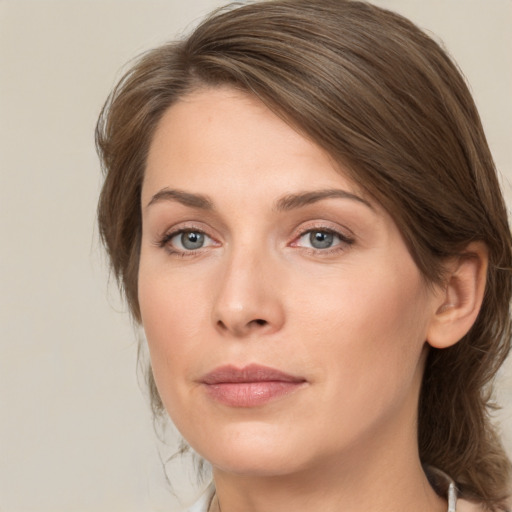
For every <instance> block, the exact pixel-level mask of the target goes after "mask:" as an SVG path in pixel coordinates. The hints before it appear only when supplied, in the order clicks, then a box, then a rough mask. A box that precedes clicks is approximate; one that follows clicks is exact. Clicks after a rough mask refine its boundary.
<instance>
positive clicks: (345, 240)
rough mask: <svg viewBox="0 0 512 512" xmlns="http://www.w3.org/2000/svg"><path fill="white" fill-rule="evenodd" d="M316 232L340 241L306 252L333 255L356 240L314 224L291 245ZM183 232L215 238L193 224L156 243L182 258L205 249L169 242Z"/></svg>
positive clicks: (310, 248)
mask: <svg viewBox="0 0 512 512" xmlns="http://www.w3.org/2000/svg"><path fill="white" fill-rule="evenodd" d="M315 232H316V233H325V234H329V235H333V236H335V237H337V238H338V239H339V243H337V244H336V245H334V246H333V247H328V248H324V249H317V248H314V247H302V249H303V250H304V251H305V252H307V253H309V254H312V255H319V254H320V255H323V256H327V255H331V254H334V253H338V252H343V251H345V250H347V247H350V246H351V245H352V244H354V242H355V240H354V238H353V237H350V236H347V235H344V234H342V233H340V232H339V231H337V230H335V229H332V228H327V227H325V226H313V227H308V228H307V229H304V230H302V231H300V232H299V233H298V234H297V235H296V236H295V238H294V239H293V242H291V243H290V244H289V245H290V246H291V247H300V246H299V245H298V244H297V242H298V241H299V240H300V239H301V238H302V237H304V236H305V235H307V234H308V233H315ZM183 233H198V234H201V235H204V236H205V237H208V238H209V239H211V240H214V239H213V237H211V236H209V235H208V234H207V233H206V232H205V231H204V230H202V229H196V228H194V227H193V226H191V227H186V228H181V229H177V230H175V231H171V232H169V233H165V234H164V235H163V236H162V237H160V238H159V239H158V240H157V241H156V243H155V245H157V246H158V247H160V248H162V249H165V250H166V251H167V252H168V253H169V254H170V255H172V256H176V257H180V258H186V257H190V256H195V255H197V254H199V253H200V252H201V251H202V250H203V249H204V247H200V248H199V249H190V250H181V249H176V248H174V247H173V246H172V245H171V244H170V243H169V242H170V241H171V240H172V239H173V238H174V237H176V236H178V235H181V234H183ZM214 241H215V240H214Z"/></svg>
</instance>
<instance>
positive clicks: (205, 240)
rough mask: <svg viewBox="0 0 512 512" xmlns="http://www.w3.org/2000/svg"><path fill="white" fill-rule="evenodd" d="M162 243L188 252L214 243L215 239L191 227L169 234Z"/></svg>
mask: <svg viewBox="0 0 512 512" xmlns="http://www.w3.org/2000/svg"><path fill="white" fill-rule="evenodd" d="M162 245H168V246H170V247H171V248H172V249H175V250H177V251H183V252H186V251H195V250H198V249H202V248H203V247H208V246H210V245H214V241H213V240H212V239H211V238H210V237H209V236H208V235H207V234H205V233H203V232H202V231H198V230H192V229H190V230H181V231H179V232H177V233H171V234H169V235H167V236H166V237H165V239H164V240H162Z"/></svg>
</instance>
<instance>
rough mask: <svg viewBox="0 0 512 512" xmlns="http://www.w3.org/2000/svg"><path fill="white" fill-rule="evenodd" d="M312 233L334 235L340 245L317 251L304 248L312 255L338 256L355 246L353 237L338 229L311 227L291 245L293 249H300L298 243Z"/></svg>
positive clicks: (301, 233)
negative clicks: (339, 253) (337, 254)
mask: <svg viewBox="0 0 512 512" xmlns="http://www.w3.org/2000/svg"><path fill="white" fill-rule="evenodd" d="M308 233H309V234H311V233H324V234H329V235H334V236H335V237H337V238H338V239H339V243H337V244H336V245H334V246H332V247H328V248H324V249H317V248H314V247H303V248H302V249H303V250H304V251H305V252H307V253H309V254H312V255H321V256H329V255H333V254H336V253H338V252H344V251H346V250H347V248H348V247H350V246H351V245H353V244H354V242H355V239H354V238H353V237H351V236H347V235H345V234H343V233H340V232H339V231H337V230H336V229H332V228H328V227H325V226H310V227H307V228H306V229H303V230H302V231H301V232H300V233H299V234H298V235H297V236H296V237H295V238H294V241H293V242H292V243H291V244H290V245H291V246H292V247H299V246H298V245H297V242H298V241H299V240H300V239H301V238H303V237H304V236H305V235H307V234H308Z"/></svg>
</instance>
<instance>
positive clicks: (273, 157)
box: [143, 87, 362, 199]
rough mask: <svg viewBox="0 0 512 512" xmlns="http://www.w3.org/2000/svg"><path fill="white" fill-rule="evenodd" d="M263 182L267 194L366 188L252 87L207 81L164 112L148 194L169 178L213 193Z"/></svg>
mask: <svg viewBox="0 0 512 512" xmlns="http://www.w3.org/2000/svg"><path fill="white" fill-rule="evenodd" d="M258 183H260V184H261V183H264V187H265V190H266V195H270V194H272V193H273V192H274V191H275V193H278V192H279V191H282V190H283V189H286V188H290V187H291V188H295V189H297V190H307V189H311V188H314V189H325V188H332V187H335V186H336V187H340V186H342V187H343V188H345V189H350V190H352V191H356V190H357V192H358V193H359V194H361V193H362V192H361V190H360V189H359V188H358V187H356V186H355V184H354V183H353V182H352V181H351V180H350V179H349V178H348V177H347V175H346V173H345V172H344V170H343V168H342V166H341V165H339V164H338V163H337V162H335V161H334V160H333V158H332V157H331V156H330V155H329V154H328V153H327V152H326V151H325V150H323V149H322V148H320V147H319V146H318V145H317V144H315V143H314V142H312V141H311V140H310V139H308V138H306V137H305V136H303V135H302V134H300V133H299V132H298V131H296V130H295V129H294V128H292V127H291V126H290V125H289V124H287V123H286V122H284V121H283V120H282V119H281V118H279V117H278V116H277V115H275V114H274V113H273V112H272V111H271V110H270V109H268V108H267V107H266V106H265V105H264V104H263V103H262V102H261V101H260V100H258V99H257V98H256V97H254V96H252V95H250V94H247V93H244V92H241V91H238V90H235V89H232V88H229V87H220V88H205V89H200V90H198V91H195V92H193V93H190V94H188V95H186V96H184V97H183V98H182V99H180V100H179V101H178V102H177V103H175V104H174V105H172V106H171V107H170V108H169V109H168V110H167V111H166V112H165V114H164V115H163V117H162V119H161V120H160V123H159V125H158V126H157V129H156V131H155V134H154V137H153V140H152V142H151V145H150V150H149V154H148V159H147V165H146V173H145V179H144V186H143V198H144V199H147V198H148V197H149V195H150V194H154V193H155V192H156V191H157V190H158V189H159V188H162V187H164V186H166V187H169V186H172V187H177V188H186V189H193V190H194V191H195V192H198V193H204V194H211V193H212V192H213V191H217V190H218V189H220V188H222V187H226V186H228V185H229V187H230V188H236V187H238V189H239V193H241V194H248V193H251V194H254V193H256V190H255V186H256V184H258Z"/></svg>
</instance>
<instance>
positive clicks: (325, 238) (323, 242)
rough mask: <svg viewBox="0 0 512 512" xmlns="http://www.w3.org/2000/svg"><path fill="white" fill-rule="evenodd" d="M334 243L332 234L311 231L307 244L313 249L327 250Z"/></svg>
mask: <svg viewBox="0 0 512 512" xmlns="http://www.w3.org/2000/svg"><path fill="white" fill-rule="evenodd" d="M333 241H334V235H333V233H329V232H326V231H312V232H311V233H310V234H309V242H310V243H311V247H314V248H315V249H328V248H329V247H331V246H332V244H333Z"/></svg>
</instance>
